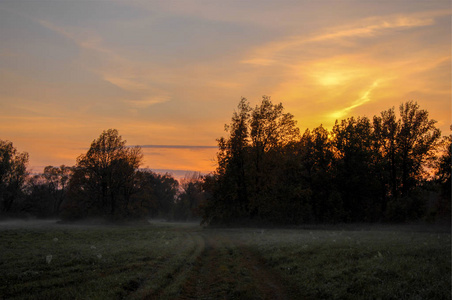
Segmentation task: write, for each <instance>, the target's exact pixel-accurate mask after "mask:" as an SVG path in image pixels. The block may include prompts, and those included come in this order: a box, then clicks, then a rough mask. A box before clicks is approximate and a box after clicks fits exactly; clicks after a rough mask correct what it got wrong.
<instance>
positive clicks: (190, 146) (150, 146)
mask: <svg viewBox="0 0 452 300" xmlns="http://www.w3.org/2000/svg"><path fill="white" fill-rule="evenodd" d="M138 146H140V147H141V148H152V149H154V148H155V149H190V150H198V149H217V148H218V146H205V145H202V146H199V145H138Z"/></svg>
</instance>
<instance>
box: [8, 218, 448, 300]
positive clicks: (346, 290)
mask: <svg viewBox="0 0 452 300" xmlns="http://www.w3.org/2000/svg"><path fill="white" fill-rule="evenodd" d="M201 236H204V237H205V236H215V237H216V238H220V241H224V242H221V243H220V244H219V245H220V246H221V247H224V249H223V248H221V249H220V250H219V251H218V253H220V254H221V256H219V257H224V258H225V259H224V261H220V262H218V264H217V265H218V269H219V270H218V274H222V275H224V278H225V280H224V281H222V282H219V283H218V284H223V285H227V284H229V285H232V284H233V282H232V281H233V280H234V279H237V278H232V277H237V276H242V277H243V278H241V283H240V284H239V285H240V286H239V287H240V289H241V290H242V295H250V294H249V293H246V286H247V285H248V284H249V285H250V286H252V283H253V278H251V277H250V276H252V275H250V274H251V273H250V271H249V270H252V269H246V268H243V270H241V269H237V268H238V266H237V265H235V263H234V261H235V260H236V259H238V257H237V256H238V255H239V256H240V255H241V254H240V253H245V252H246V253H254V254H255V257H257V258H259V261H261V262H262V266H259V267H260V268H261V267H265V268H266V269H268V270H271V271H272V272H275V274H276V273H277V274H278V276H280V277H281V278H283V279H284V281H285V282H286V283H287V288H288V289H290V290H291V291H296V293H295V294H291V295H292V296H293V297H295V298H299V299H356V298H359V299H450V298H451V292H450V290H451V240H450V233H448V232H414V231H409V230H406V229H403V230H401V229H400V228H399V227H386V228H385V229H384V230H380V231H379V230H378V229H374V230H370V231H353V230H331V228H330V229H329V230H326V229H325V230H314V229H309V228H308V229H297V230H295V229H266V230H260V229H259V230H257V229H201V228H200V227H198V226H195V225H191V226H186V225H185V226H184V225H174V224H173V225H156V224H154V225H146V226H144V225H141V226H113V227H111V226H110V227H109V226H97V227H96V226H70V225H53V226H50V225H48V226H44V227H36V228H32V227H30V226H28V227H2V226H1V224H0V299H88V298H89V299H122V298H132V299H141V298H144V297H146V296H149V295H154V296H155V298H156V297H157V296H159V297H160V296H162V297H163V298H167V299H171V298H178V297H180V296H181V293H182V291H183V289H182V287H183V286H184V285H186V283H185V282H186V281H187V280H191V281H193V282H195V281H196V280H195V278H193V274H194V273H193V272H192V273H190V272H191V271H192V269H193V268H194V266H195V265H196V263H197V262H199V261H200V255H202V253H203V250H204V249H203V246H202V245H203V241H204V240H203V239H202V238H201ZM242 250H243V251H242ZM244 251H245V252H244ZM48 255H52V259H51V261H50V262H47V261H46V257H47V256H48ZM242 260H243V259H242ZM243 261H246V260H243ZM199 270H202V268H199ZM230 270H233V271H234V272H233V273H234V274H236V275H234V276H229V275H228V273H231V272H232V271H231V272H229V271H230ZM237 274H238V275H237ZM258 292H259V291H255V292H253V295H256V294H257V293H258ZM151 298H152V297H151Z"/></svg>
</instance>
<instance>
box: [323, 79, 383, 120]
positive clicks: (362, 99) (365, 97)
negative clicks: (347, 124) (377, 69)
mask: <svg viewBox="0 0 452 300" xmlns="http://www.w3.org/2000/svg"><path fill="white" fill-rule="evenodd" d="M380 81H381V80H375V81H374V82H373V83H372V85H371V86H370V87H368V88H367V89H366V90H365V91H364V92H363V93H362V95H361V97H359V98H358V99H356V100H355V101H354V102H353V104H352V105H350V106H347V107H345V108H343V109H341V110H338V111H335V112H333V113H332V114H330V116H329V117H330V118H333V119H341V118H343V117H344V116H346V115H347V114H348V113H349V112H350V111H351V110H353V109H355V108H357V107H359V106H361V105H363V104H365V103H367V102H369V101H371V98H370V94H371V93H372V92H373V91H374V90H375V89H376V88H377V87H378V85H379V83H380Z"/></svg>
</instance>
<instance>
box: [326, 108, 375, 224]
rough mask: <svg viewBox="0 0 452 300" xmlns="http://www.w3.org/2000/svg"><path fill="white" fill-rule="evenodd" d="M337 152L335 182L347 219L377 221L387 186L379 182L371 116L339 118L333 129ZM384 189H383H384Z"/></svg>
mask: <svg viewBox="0 0 452 300" xmlns="http://www.w3.org/2000/svg"><path fill="white" fill-rule="evenodd" d="M332 137H333V138H332V143H333V145H334V152H335V155H336V161H335V173H336V174H335V183H336V188H337V190H338V191H339V193H340V195H341V199H342V205H343V212H344V213H345V215H344V216H343V220H344V221H375V220H376V219H378V216H379V215H381V203H382V202H383V199H382V196H384V186H383V185H382V184H380V182H379V177H380V176H379V175H380V174H379V171H378V169H379V168H380V165H379V164H378V161H379V160H378V159H379V153H378V150H379V149H377V148H376V147H375V143H374V141H373V129H372V125H371V122H370V120H369V119H368V118H366V117H364V118H360V117H358V118H357V119H355V118H353V117H351V118H349V119H346V120H342V121H341V122H340V123H339V122H337V121H336V124H335V126H334V127H333V130H332ZM382 190H383V191H382Z"/></svg>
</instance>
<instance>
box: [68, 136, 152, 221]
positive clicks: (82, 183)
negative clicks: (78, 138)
mask: <svg viewBox="0 0 452 300" xmlns="http://www.w3.org/2000/svg"><path fill="white" fill-rule="evenodd" d="M142 159H143V154H142V153H141V148H140V147H138V146H137V147H127V146H126V141H125V140H123V139H122V137H121V136H120V135H119V133H118V131H117V130H116V129H109V130H107V131H103V132H102V134H101V135H100V136H99V138H98V139H96V140H94V141H93V142H92V143H91V146H90V148H89V150H88V152H87V153H86V154H83V155H80V156H79V157H78V158H77V164H76V166H75V171H74V176H73V177H72V180H71V185H72V186H73V189H72V190H73V191H74V192H75V194H77V193H78V194H79V195H80V194H82V197H85V198H86V199H88V200H89V201H88V202H89V203H85V204H86V206H87V207H86V208H87V209H94V210H95V211H97V213H100V214H109V215H111V216H115V215H116V214H118V215H119V214H120V213H121V212H119V211H118V210H119V209H121V208H122V210H123V212H124V213H125V214H127V213H128V204H129V201H130V196H131V195H132V194H133V193H134V192H135V188H134V184H135V177H136V171H137V169H138V167H139V166H140V164H141V161H142ZM74 188H75V189H74Z"/></svg>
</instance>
